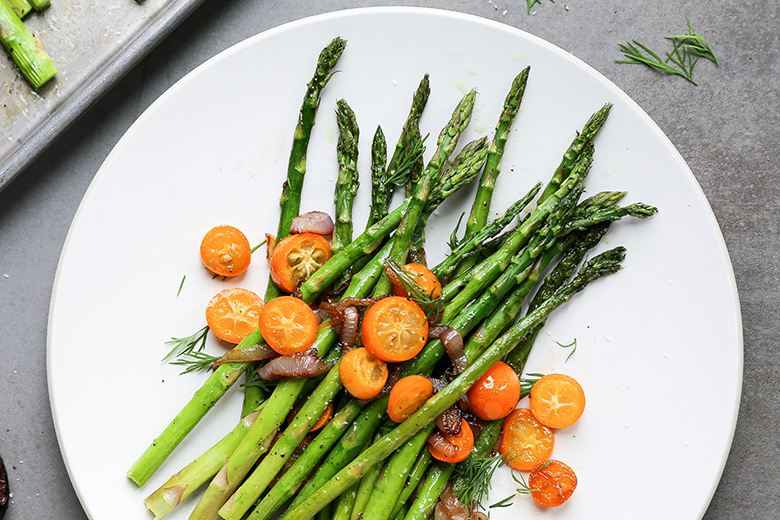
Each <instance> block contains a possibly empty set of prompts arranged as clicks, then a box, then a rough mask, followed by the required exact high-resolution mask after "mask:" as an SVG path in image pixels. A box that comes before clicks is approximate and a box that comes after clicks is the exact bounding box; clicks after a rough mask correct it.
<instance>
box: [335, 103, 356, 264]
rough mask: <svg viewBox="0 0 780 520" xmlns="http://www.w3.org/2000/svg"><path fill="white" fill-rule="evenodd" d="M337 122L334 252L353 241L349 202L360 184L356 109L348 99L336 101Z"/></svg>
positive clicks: (350, 205)
mask: <svg viewBox="0 0 780 520" xmlns="http://www.w3.org/2000/svg"><path fill="white" fill-rule="evenodd" d="M336 105H337V107H338V108H337V109H336V122H337V124H338V127H339V140H338V145H337V148H336V149H337V155H338V163H339V177H338V180H337V182H336V197H335V201H336V223H335V227H334V229H333V241H332V243H331V251H332V252H333V253H334V254H335V253H338V252H339V251H340V250H341V249H343V248H344V247H345V246H346V245H347V244H349V243H351V242H352V227H353V226H352V205H353V202H354V200H355V195H357V190H358V186H359V184H360V183H359V181H358V171H357V159H358V139H359V138H360V130H359V128H358V125H357V119H356V118H355V113H354V112H353V111H352V109H351V108H350V106H349V105H348V104H347V102H346V101H345V100H343V99H340V100H338V101H337V102H336Z"/></svg>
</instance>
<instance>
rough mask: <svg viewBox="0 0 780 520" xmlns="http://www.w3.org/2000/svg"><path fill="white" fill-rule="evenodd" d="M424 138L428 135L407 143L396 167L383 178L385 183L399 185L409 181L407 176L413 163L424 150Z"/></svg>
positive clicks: (409, 174) (410, 172)
mask: <svg viewBox="0 0 780 520" xmlns="http://www.w3.org/2000/svg"><path fill="white" fill-rule="evenodd" d="M426 139H428V135H426V136H425V137H423V138H422V139H414V140H413V141H411V142H410V143H409V146H408V147H407V148H406V149H405V150H404V153H403V155H402V156H401V160H400V161H399V164H398V167H397V168H396V169H395V171H394V172H393V174H392V175H391V176H389V177H387V178H386V179H385V184H386V185H388V186H394V187H401V186H405V185H406V184H407V183H408V182H409V177H410V176H411V174H412V169H413V168H414V165H415V163H416V162H417V161H418V160H419V159H420V157H422V155H423V153H424V152H425V141H426Z"/></svg>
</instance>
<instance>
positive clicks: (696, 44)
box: [615, 16, 718, 85]
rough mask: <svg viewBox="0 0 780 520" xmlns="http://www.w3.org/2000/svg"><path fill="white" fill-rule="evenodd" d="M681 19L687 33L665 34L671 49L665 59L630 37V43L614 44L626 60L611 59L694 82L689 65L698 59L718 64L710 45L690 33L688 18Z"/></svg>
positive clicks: (693, 64) (694, 63) (691, 28)
mask: <svg viewBox="0 0 780 520" xmlns="http://www.w3.org/2000/svg"><path fill="white" fill-rule="evenodd" d="M685 20H686V22H687V24H688V34H675V35H671V36H666V37H665V38H666V39H667V40H670V41H671V42H672V50H671V51H669V52H667V53H666V59H663V58H661V57H660V56H659V55H658V54H657V53H655V52H653V51H652V50H650V49H649V48H648V47H647V46H646V45H643V44H641V43H639V42H638V41H636V40H633V43H631V42H629V43H627V44H625V45H623V44H618V45H619V46H620V50H621V51H622V52H623V55H624V56H625V57H626V58H628V59H627V60H615V62H616V63H629V64H633V65H646V66H648V67H650V68H652V69H654V70H657V71H659V72H662V73H664V74H674V75H677V76H681V77H683V78H685V79H687V80H688V81H690V82H691V83H693V84H694V85H698V83H696V82H695V81H694V80H693V68H694V67H695V66H696V63H698V61H699V58H700V57H701V58H705V59H707V60H710V61H711V62H713V63H714V64H715V65H718V58H717V57H716V56H715V51H714V50H713V49H712V45H710V43H709V42H708V41H707V40H706V39H705V38H704V36H702V35H701V34H699V33H695V32H693V27H692V26H691V20H690V19H689V18H688V17H687V16H686V17H685ZM670 63H671V64H670Z"/></svg>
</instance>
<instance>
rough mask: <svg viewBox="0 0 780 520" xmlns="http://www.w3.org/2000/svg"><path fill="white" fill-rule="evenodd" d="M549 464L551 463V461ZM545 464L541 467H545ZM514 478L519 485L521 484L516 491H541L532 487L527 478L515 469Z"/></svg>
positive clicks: (525, 493) (529, 492)
mask: <svg viewBox="0 0 780 520" xmlns="http://www.w3.org/2000/svg"><path fill="white" fill-rule="evenodd" d="M547 464H549V462H548V463H547ZM547 464H545V465H544V466H546V465H547ZM544 466H541V468H543V467H544ZM541 468H540V469H541ZM512 480H514V481H515V482H516V483H517V485H518V486H520V487H519V488H517V489H516V491H517V492H518V493H519V494H521V495H530V494H531V493H534V492H539V491H541V490H539V489H531V487H530V486H529V485H528V482H527V481H526V480H525V477H524V476H523V475H522V474H521V473H515V472H514V471H513V472H512Z"/></svg>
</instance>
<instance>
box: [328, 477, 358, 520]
mask: <svg viewBox="0 0 780 520" xmlns="http://www.w3.org/2000/svg"><path fill="white" fill-rule="evenodd" d="M358 486H359V483H356V484H353V485H352V487H350V488H349V489H348V490H346V491H345V492H344V493H342V494H341V496H340V497H339V499H338V501H337V502H336V503H335V504H334V505H333V520H349V518H350V516H352V508H353V507H354V506H355V500H356V499H357V493H358Z"/></svg>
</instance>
